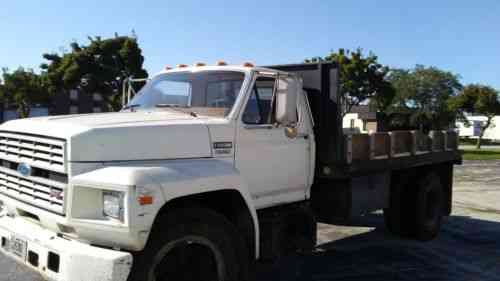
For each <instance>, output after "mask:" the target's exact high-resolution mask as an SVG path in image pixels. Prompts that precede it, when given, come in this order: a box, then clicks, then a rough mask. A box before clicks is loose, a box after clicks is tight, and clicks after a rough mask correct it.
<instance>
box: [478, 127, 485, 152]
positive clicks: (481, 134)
mask: <svg viewBox="0 0 500 281" xmlns="http://www.w3.org/2000/svg"><path fill="white" fill-rule="evenodd" d="M483 135H484V129H483V128H481V132H480V133H479V136H478V138H477V143H476V149H481V142H482V140H483Z"/></svg>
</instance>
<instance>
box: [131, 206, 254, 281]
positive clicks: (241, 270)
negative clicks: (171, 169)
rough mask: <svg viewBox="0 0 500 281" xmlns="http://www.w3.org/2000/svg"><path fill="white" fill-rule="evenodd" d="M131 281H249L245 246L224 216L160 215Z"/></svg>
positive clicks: (195, 212) (197, 212) (200, 212)
mask: <svg viewBox="0 0 500 281" xmlns="http://www.w3.org/2000/svg"><path fill="white" fill-rule="evenodd" d="M156 224H158V225H156V227H154V228H153V231H152V233H151V235H150V238H149V240H148V243H147V245H146V247H145V249H144V250H143V251H142V252H139V253H136V254H135V255H134V264H133V267H132V271H131V274H130V277H129V279H128V280H129V281H160V280H161V281H163V280H174V281H178V280H184V281H188V280H189V281H195V280H201V281H215V280H221V281H236V280H249V276H250V275H249V271H248V267H249V261H248V257H249V255H248V253H247V250H246V246H245V243H244V241H243V238H242V236H241V235H239V233H238V231H237V230H236V227H234V226H233V225H232V224H231V223H230V222H229V221H228V220H227V219H226V218H225V217H224V216H222V215H220V214H218V213H216V212H214V211H212V210H210V209H205V208H187V209H177V210H172V211H169V212H168V213H167V214H166V215H160V217H159V218H157V220H156Z"/></svg>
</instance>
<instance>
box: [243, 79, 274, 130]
mask: <svg viewBox="0 0 500 281" xmlns="http://www.w3.org/2000/svg"><path fill="white" fill-rule="evenodd" d="M275 83H276V79H275V78H271V77H258V78H257V79H256V81H255V84H254V86H253V89H252V93H251V95H250V97H249V99H248V102H247V105H246V107H245V111H244V112H243V117H242V120H243V123H245V124H249V125H264V124H271V123H272V122H273V117H274V114H273V112H272V111H273V105H272V99H273V92H274V85H275Z"/></svg>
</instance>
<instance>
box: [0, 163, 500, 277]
mask: <svg viewBox="0 0 500 281" xmlns="http://www.w3.org/2000/svg"><path fill="white" fill-rule="evenodd" d="M454 190H455V193H454V199H453V202H454V209H453V214H452V216H450V217H448V218H447V219H446V220H445V222H444V226H443V229H442V232H441V234H440V236H439V237H438V238H437V239H435V240H433V241H431V242H426V243H422V242H416V241H410V240H404V239H399V238H396V237H394V236H391V235H390V234H389V233H387V231H386V230H385V227H384V222H383V218H382V215H381V214H380V213H376V214H372V215H369V216H366V217H363V218H360V219H359V220H358V221H356V223H355V224H356V225H355V226H330V225H322V224H321V225H319V233H318V247H317V250H316V251H315V252H314V253H313V254H308V255H304V256H293V257H288V258H284V259H282V260H280V261H278V262H277V263H276V264H274V265H267V266H261V267H259V270H258V274H257V279H258V280H263V281H264V280H265V281H271V280H287V281H288V280H317V281H327V280H346V281H364V280H370V281H375V280H380V281H390V280H419V281H420V280H421V281H424V280H425V281H430V280H443V281H451V280H453V281H455V280H463V281H470V280H475V281H476V280H480V281H490V280H491V281H493V280H500V267H499V265H500V239H499V238H500V204H499V202H500V161H487V162H479V161H474V162H464V165H463V166H457V167H456V169H455V186H454ZM0 280H1V281H3V280H12V281H14V280H18V281H21V280H22V281H39V280H42V279H41V278H40V277H39V276H38V275H36V274H34V273H32V272H30V271H28V270H26V269H25V268H24V267H21V266H17V265H15V264H14V263H13V262H11V261H9V260H7V259H5V258H4V257H3V256H1V255H0Z"/></svg>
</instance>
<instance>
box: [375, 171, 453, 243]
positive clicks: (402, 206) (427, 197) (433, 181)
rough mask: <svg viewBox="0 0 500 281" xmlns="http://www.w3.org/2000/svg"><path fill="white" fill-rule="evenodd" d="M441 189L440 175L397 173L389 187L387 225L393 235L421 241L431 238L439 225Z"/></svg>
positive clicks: (441, 213)
mask: <svg viewBox="0 0 500 281" xmlns="http://www.w3.org/2000/svg"><path fill="white" fill-rule="evenodd" d="M443 210H444V192H443V187H442V185H441V182H440V180H439V177H438V176H437V175H436V174H435V173H433V172H428V173H427V174H426V175H425V176H424V177H423V178H421V179H420V180H416V181H415V177H412V176H410V175H405V174H400V175H399V176H397V177H395V178H394V180H393V183H392V186H391V194H390V202H389V208H387V209H384V218H385V222H386V226H387V228H388V229H389V231H390V232H392V233H393V234H395V235H398V236H402V237H408V238H414V239H417V240H420V241H428V240H432V239H434V238H435V237H436V236H437V235H438V233H439V230H440V228H441V223H442V217H443Z"/></svg>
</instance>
